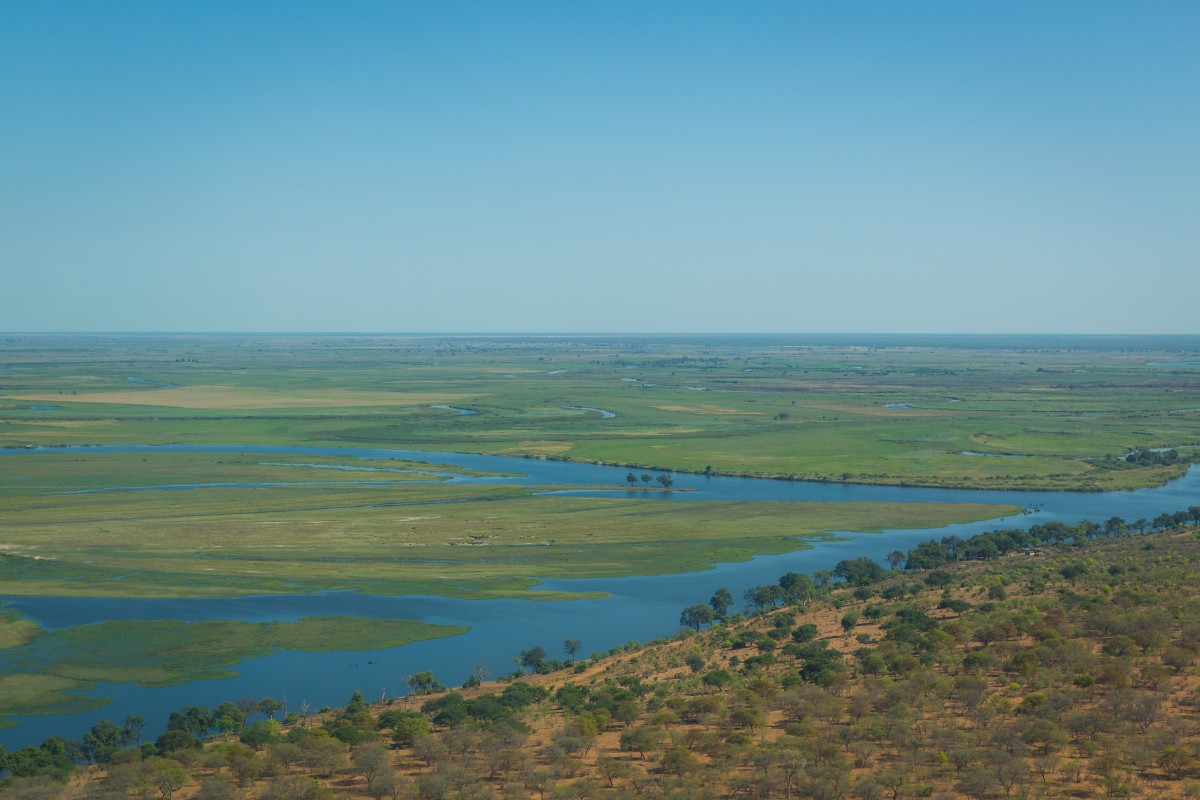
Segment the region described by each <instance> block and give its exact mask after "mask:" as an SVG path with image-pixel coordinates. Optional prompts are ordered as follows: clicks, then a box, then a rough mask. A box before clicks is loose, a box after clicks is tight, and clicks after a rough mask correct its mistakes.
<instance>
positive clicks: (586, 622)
mask: <svg viewBox="0 0 1200 800" xmlns="http://www.w3.org/2000/svg"><path fill="white" fill-rule="evenodd" d="M72 450H85V451H87V452H164V451H186V452H208V453H251V454H261V455H266V456H289V457H297V456H338V457H364V458H373V459H379V458H400V459H412V460H418V461H427V462H431V463H434V464H447V465H453V466H457V467H466V468H469V469H474V470H480V471H487V472H492V473H497V472H499V473H516V475H512V474H509V475H504V476H495V475H493V476H470V475H465V476H464V475H456V476H455V477H454V478H453V480H455V481H460V482H485V481H486V482H488V483H496V482H502V483H506V484H512V485H522V486H547V485H556V486H572V485H574V486H581V487H583V486H596V485H607V486H613V487H618V486H624V484H625V475H626V473H627V472H628V470H627V469H626V468H624V467H611V466H597V465H592V464H576V463H569V462H559V461H543V460H532V459H523V458H514V457H506V456H484V455H472V454H461V453H438V452H426V451H415V450H390V449H362V448H348V447H303V446H295V447H288V446H216V445H168V446H136V445H133V446H96V447H54V448H37V449H32V450H24V449H22V450H17V449H10V450H0V458H6V459H19V458H36V457H38V456H39V454H42V453H61V452H66V451H72ZM10 466H11V465H10ZM674 479H675V489H676V490H679V491H670V492H659V491H644V490H625V489H619V490H616V489H614V490H607V491H605V490H595V489H584V488H581V489H574V490H572V489H566V490H561V491H563V492H566V493H570V494H575V495H585V496H604V497H612V496H620V497H631V498H638V499H640V500H644V501H646V502H698V501H704V500H747V501H785V502H787V501H792V502H796V501H812V500H823V501H840V502H856V501H889V502H975V503H1008V504H1013V505H1019V506H1023V507H1026V508H1035V509H1037V511H1036V512H1035V513H1030V514H1023V515H1018V516H1014V517H1009V518H1006V519H1004V520H986V521H982V522H976V523H969V524H964V525H952V526H949V527H947V528H939V529H936V530H908V531H885V532H884V533H882V534H860V533H847V534H844V536H843V537H842V538H840V539H838V540H835V541H817V542H814V543H813V544H814V546H813V547H812V548H811V549H807V550H801V551H798V552H794V553H789V554H785V555H778V556H766V557H759V558H755V559H752V560H750V561H746V562H740V563H733V564H720V565H717V566H716V567H715V568H714V569H711V570H706V571H702V572H694V573H687V574H681V575H660V576H650V577H639V576H635V577H628V578H604V579H572V580H558V581H547V582H546V583H545V584H544V586H543V587H542V588H545V589H563V590H569V591H590V590H600V591H604V592H607V593H608V594H609V596H608V597H607V598H605V599H601V600H587V601H529V600H452V599H448V598H442V597H430V596H401V597H383V596H375V595H362V594H357V593H352V592H329V593H318V594H308V595H267V596H254V597H237V598H224V599H183V600H171V599H167V600H156V599H150V600H147V599H107V598H105V599H96V598H65V597H0V600H3V601H5V602H6V603H7V604H8V605H9V607H11V608H14V609H16V610H18V611H20V612H21V613H23V614H25V615H26V616H28V617H30V618H31V619H33V620H35V621H36V622H38V623H39V624H40V625H42V626H43V627H46V628H50V629H56V628H64V627H71V626H76V625H84V624H89V623H95V622H101V621H104V620H112V619H183V620H201V619H235V620H245V621H253V622H260V621H270V620H291V619H298V618H300V617H305V616H312V615H351V616H364V617H378V618H406V619H417V620H422V621H425V622H430V623H439V624H455V625H469V626H470V628H471V629H470V631H469V632H467V633H465V634H463V635H461V636H454V637H449V638H445V639H437V640H432V641H426V642H418V643H414V644H410V645H407V646H405V647H398V648H392V649H387V650H373V651H369V652H335V653H294V652H283V653H276V654H273V655H269V656H264V657H261V658H256V659H251V660H249V661H246V662H244V663H242V664H241V665H239V666H238V667H237V668H236V669H237V670H238V672H240V673H241V674H240V675H239V676H238V677H236V678H231V679H228V680H218V681H197V682H193V683H188V684H181V685H179V686H173V687H167V688H161V689H143V688H139V687H136V686H133V685H131V684H119V685H114V684H106V685H102V686H100V687H98V688H97V689H96V690H95V691H94V692H92V694H93V695H95V696H105V697H111V698H112V702H111V703H110V704H109V705H108V706H106V707H104V708H102V709H99V710H97V711H91V712H85V713H81V714H70V715H49V716H29V717H22V718H19V719H18V725H17V727H15V728H10V729H8V730H5V731H0V743H3V744H4V745H6V746H8V747H9V748H12V747H20V746H22V745H24V744H31V743H32V744H36V743H39V742H41V741H42V740H44V739H45V738H46V737H48V736H52V735H61V736H68V737H75V738H77V737H79V736H80V735H82V733H83V732H84V731H85V730H87V728H88V727H90V726H91V725H92V724H93V723H94V722H95V721H97V720H99V719H111V720H121V719H123V718H124V717H125V716H126V715H128V714H137V715H140V716H142V717H144V718H146V719H147V720H148V721H149V723H150V724H149V725H148V726H147V730H146V733H147V734H149V735H151V736H153V735H156V734H157V732H159V731H161V729H162V727H163V726H164V724H165V719H166V715H167V713H168V712H169V711H171V710H174V709H177V708H179V707H181V706H184V705H215V704H216V703H219V702H221V701H222V700H228V699H236V698H238V697H243V696H246V695H252V696H255V697H264V696H268V695H269V696H272V697H275V698H277V699H282V698H286V699H287V702H288V706H289V708H291V709H299V708H301V706H302V705H307V706H308V707H310V708H314V709H315V708H319V707H320V706H323V705H331V706H332V705H340V704H343V703H345V702H346V700H347V699H348V698H349V696H350V694H351V693H352V692H353V691H355V690H361V691H362V692H363V693H364V695H366V696H367V697H368V698H369V699H374V698H378V697H379V696H380V695H381V694H384V693H386V694H387V695H389V696H391V695H396V694H401V693H403V691H404V687H405V683H406V680H407V677H408V676H409V675H411V674H413V673H414V672H418V671H420V670H424V669H432V670H433V671H434V673H435V674H436V676H437V677H438V678H439V679H440V680H441V681H442V682H443V683H447V684H455V685H456V684H458V683H461V682H462V681H463V680H465V679H466V678H467V677H468V676H469V674H470V672H471V669H472V667H473V666H474V665H475V664H479V663H482V664H483V665H485V666H486V667H487V668H488V669H489V670H490V671H491V673H492V674H493V675H499V674H504V673H508V672H511V671H512V670H513V669H514V668H515V664H514V661H513V656H515V655H516V654H517V653H518V652H519V651H520V650H522V649H527V648H529V647H532V646H534V645H541V646H543V647H545V648H546V650H547V652H548V653H550V655H551V656H552V657H554V656H560V655H561V653H559V652H558V651H559V648H560V644H561V642H562V641H563V640H564V639H566V638H568V637H570V638H575V639H578V640H580V641H581V642H582V643H583V652H584V653H590V652H600V651H604V650H608V649H610V648H612V647H614V646H617V645H620V644H624V643H626V642H629V641H631V640H637V641H646V640H648V639H653V638H657V637H660V636H665V635H669V634H672V633H674V632H675V631H676V630H677V629H678V622H679V611H680V609H681V608H682V607H683V606H686V605H690V604H692V603H698V602H705V601H706V600H707V599H708V597H709V596H711V594H712V592H713V590H714V589H716V588H717V587H719V586H724V587H726V588H728V589H729V590H730V591H731V592H732V593H733V595H734V597H740V596H741V593H742V591H743V590H744V589H745V588H747V587H749V586H754V585H759V584H763V583H768V582H773V581H774V580H775V579H776V578H778V576H779V575H781V574H782V573H784V572H787V571H790V570H795V571H806V572H811V571H815V570H818V569H827V568H830V567H832V566H833V565H834V564H836V563H837V562H838V561H841V560H842V559H845V558H853V557H856V556H860V555H865V556H869V557H872V558H876V559H880V560H882V559H883V556H884V555H885V554H886V553H888V552H890V551H892V550H896V549H901V550H904V549H908V548H911V547H913V546H914V545H915V544H916V543H917V542H920V541H923V540H925V539H928V538H930V537H940V536H944V535H947V534H950V533H954V534H957V535H959V536H969V535H972V534H975V533H978V532H980V531H984V530H988V529H991V528H996V527H1003V526H1008V527H1028V526H1029V525H1033V524H1035V523H1043V522H1050V521H1062V522H1066V523H1074V522H1078V521H1079V520H1081V519H1085V518H1088V519H1093V520H1097V521H1102V520H1104V519H1107V518H1108V517H1111V516H1114V515H1117V516H1121V517H1124V518H1125V519H1127V520H1134V519H1138V518H1140V517H1145V518H1147V519H1150V518H1153V517H1154V516H1157V515H1158V514H1160V513H1162V512H1173V511H1176V510H1179V509H1181V508H1187V507H1188V506H1191V505H1196V504H1197V503H1200V469H1197V468H1196V467H1193V468H1192V469H1191V470H1190V471H1189V472H1188V473H1187V475H1185V476H1184V477H1182V478H1180V479H1178V480H1176V481H1172V482H1171V483H1169V484H1168V485H1166V486H1163V487H1160V488H1156V489H1141V490H1137V491H1125V492H1106V493H1102V494H1097V493H1077V492H1012V491H989V490H973V489H924V488H916V487H899V486H863V485H851V484H837V483H811V482H800V481H796V482H792V481H778V480H765V479H754V478H731V477H716V476H712V477H706V476H702V475H685V474H675V475H674ZM113 488H118V487H113ZM162 488H163V489H167V488H172V489H178V488H182V487H162ZM681 490H689V491H681Z"/></svg>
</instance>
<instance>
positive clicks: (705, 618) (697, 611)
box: [679, 605, 713, 630]
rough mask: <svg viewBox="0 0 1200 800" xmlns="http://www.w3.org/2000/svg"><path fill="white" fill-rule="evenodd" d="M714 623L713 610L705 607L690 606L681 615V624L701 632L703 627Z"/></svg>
mask: <svg viewBox="0 0 1200 800" xmlns="http://www.w3.org/2000/svg"><path fill="white" fill-rule="evenodd" d="M712 621H713V612H712V609H711V608H709V607H708V606H705V605H694V606H688V607H687V608H685V609H684V610H683V613H681V614H680V615H679V624H680V625H686V626H687V627H689V628H695V629H696V630H700V628H701V626H703V625H708V624H710V623H712Z"/></svg>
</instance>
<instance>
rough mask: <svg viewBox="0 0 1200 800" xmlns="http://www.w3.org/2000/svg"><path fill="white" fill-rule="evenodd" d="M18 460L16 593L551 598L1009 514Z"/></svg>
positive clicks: (13, 499)
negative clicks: (330, 480)
mask: <svg viewBox="0 0 1200 800" xmlns="http://www.w3.org/2000/svg"><path fill="white" fill-rule="evenodd" d="M159 455H180V456H185V457H182V458H179V459H167V461H168V462H171V463H169V464H168V465H166V466H165V467H164V470H168V471H169V469H171V468H177V469H180V470H192V469H198V468H199V466H198V465H202V464H203V463H204V462H205V459H203V458H193V456H196V455H199V456H205V457H207V456H209V455H210V454H156V455H155V456H151V457H150V458H151V462H157V460H158V457H159ZM218 455H220V456H223V455H224V454H218ZM8 458H10V459H16V458H20V457H16V456H10V457H8ZM139 458H140V456H139ZM21 460H22V463H23V464H25V463H28V464H29V467H30V471H29V472H28V473H27V474H26V475H25V476H24V477H26V478H27V480H26V481H23V482H22V483H23V484H28V485H29V486H31V487H40V486H45V485H46V484H48V483H49V482H51V481H53V482H54V485H55V489H56V492H55V493H45V492H42V491H40V490H38V489H25V488H22V489H6V490H4V492H3V493H2V494H0V496H2V497H3V499H4V508H5V514H4V526H3V532H2V533H0V581H3V585H4V591H5V592H6V593H8V594H22V595H42V594H47V595H50V594H53V595H83V596H120V597H163V596H192V597H205V596H227V595H239V594H252V593H262V592H276V593H278V592H310V591H318V590H325V589H355V590H359V591H369V592H373V593H379V594H406V593H434V594H440V595H449V596H458V597H497V596H508V597H513V596H516V597H536V598H542V599H549V598H553V597H560V596H564V595H562V594H560V593H556V592H546V591H533V592H530V591H529V590H530V589H531V588H532V587H535V586H536V585H537V583H538V581H539V579H541V578H570V577H600V576H619V575H629V574H647V572H648V571H652V572H655V573H667V572H685V571H693V570H698V569H705V568H707V567H709V566H711V565H712V564H714V563H717V562H727V561H738V560H745V559H748V558H750V557H752V556H753V555H756V554H762V553H781V552H787V551H790V550H796V549H800V548H802V547H804V546H805V545H804V544H803V542H802V541H800V539H801V538H804V537H814V536H820V535H824V532H826V531H831V530H858V531H873V530H880V529H883V528H926V527H940V526H943V525H947V524H950V523H954V522H966V521H972V520H978V519H987V518H992V517H1000V516H1006V515H1009V514H1013V513H1017V512H1018V509H1017V508H1015V507H1013V506H1003V505H981V504H968V503H785V502H778V503H746V502H721V501H697V502H688V503H668V502H661V503H652V502H647V501H646V500H643V499H631V498H626V497H623V496H621V497H616V496H615V497H612V498H596V497H572V496H563V495H544V494H536V493H535V492H536V491H538V490H541V489H543V488H553V487H515V486H492V485H486V484H485V485H473V484H450V485H445V484H438V483H432V484H418V483H412V482H409V483H400V484H395V485H389V484H382V485H380V484H377V485H370V484H364V485H357V486H337V487H331V486H288V487H269V488H253V489H249V488H240V489H230V488H203V489H194V490H188V491H170V492H136V491H135V492H116V493H62V492H64V491H70V490H71V488H73V487H95V486H96V485H97V484H98V483H102V482H103V481H104V480H105V479H106V478H107V477H109V476H113V475H117V476H120V477H121V478H122V479H128V480H131V479H132V477H131V476H130V475H129V474H128V471H129V470H133V471H136V470H137V468H138V466H139V465H140V461H137V459H131V457H130V454H126V453H94V452H93V453H87V454H86V455H85V456H80V455H79V454H78V453H44V454H38V455H37V456H31V457H27V458H22V459H21ZM218 460H219V459H218ZM135 462H136V463H135ZM331 465H332V464H330V465H326V466H331ZM213 467H214V470H215V469H217V468H218V467H219V468H221V469H224V468H227V467H228V468H230V469H238V468H241V467H244V468H246V469H248V470H255V469H258V465H257V464H255V463H250V464H239V463H236V461H235V463H233V464H214V465H213ZM171 474H182V473H171ZM189 474H190V472H189ZM222 474H226V473H222ZM118 482H120V481H118ZM650 491H653V490H650ZM614 494H616V492H614ZM620 494H621V495H623V494H624V491H623V490H622V491H620Z"/></svg>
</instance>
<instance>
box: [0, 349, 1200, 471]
mask: <svg viewBox="0 0 1200 800" xmlns="http://www.w3.org/2000/svg"><path fill="white" fill-rule="evenodd" d="M1122 341H1123V342H1124V343H1123V344H1120V346H1112V347H1101V346H1098V345H1096V346H1092V345H1089V344H1088V343H1087V342H1086V341H1085V342H1083V344H1082V345H1080V344H1079V342H1073V343H1072V344H1073V345H1074V346H1071V347H1066V346H1064V345H1063V344H1062V342H1059V341H1058V340H1054V339H1046V340H1040V339H1029V338H1027V339H1021V340H1019V341H1016V342H1013V343H1009V344H1007V345H1006V346H1000V345H996V346H984V345H981V344H979V340H973V342H972V343H970V346H963V347H954V346H941V347H938V346H919V347H918V346H899V345H897V346H893V347H851V346H845V345H841V346H832V345H830V346H783V345H770V344H762V343H759V344H755V343H753V342H750V343H738V342H736V341H735V342H732V343H720V342H693V343H689V342H684V341H670V340H660V341H651V340H636V339H621V338H617V337H614V338H613V339H611V340H609V341H603V340H597V339H592V340H571V339H560V340H540V341H535V340H530V341H524V340H519V339H475V340H467V339H442V340H439V339H418V338H411V337H410V338H405V337H359V338H355V337H327V338H322V337H313V336H309V337H300V336H294V337H285V336H277V337H270V336H263V337H249V336H247V337H137V336H130V337H113V336H110V337H49V336H43V337H38V336H24V337H9V338H8V340H7V341H6V342H5V343H4V346H3V347H0V446H13V447H20V446H24V445H26V444H81V443H136V444H155V443H171V442H182V443H218V444H346V445H352V446H362V447H378V446H393V447H401V448H411V449H427V450H456V451H463V452H480V453H504V454H511V455H532V456H548V457H555V458H567V459H575V460H582V461H603V462H606V463H618V464H628V465H635V466H646V467H659V468H664V469H675V470H688V471H703V470H704V469H705V468H711V469H712V471H713V472H716V473H721V474H737V475H743V474H744V475H764V476H775V477H780V476H782V477H796V478H814V479H819V480H840V481H851V482H858V483H881V484H912V485H926V486H969V487H984V488H1017V489H1076V490H1107V489H1121V488H1136V487H1142V486H1151V485H1159V484H1161V483H1163V482H1164V481H1165V480H1168V479H1169V478H1171V477H1175V476H1177V475H1179V474H1181V473H1182V471H1183V470H1184V469H1185V464H1184V463H1183V462H1180V463H1177V464H1174V465H1164V466H1147V467H1131V466H1129V465H1127V464H1125V463H1124V462H1123V461H1120V460H1119V459H1120V457H1122V456H1124V455H1125V454H1126V453H1128V452H1129V451H1130V450H1132V449H1134V448H1137V447H1180V448H1182V450H1181V452H1182V453H1183V454H1184V455H1185V456H1190V455H1193V454H1194V453H1195V452H1196V450H1195V448H1196V446H1197V445H1198V444H1200V356H1197V355H1196V354H1195V353H1194V352H1192V351H1190V350H1181V349H1179V347H1177V346H1175V345H1174V344H1173V343H1171V342H1169V341H1166V340H1163V343H1158V344H1157V345H1156V344H1155V343H1156V342H1159V340H1137V339H1131V340H1122ZM1190 341H1191V340H1188V342H1186V343H1185V344H1187V346H1194V345H1193V344H1190ZM947 343H948V344H952V342H950V341H949V340H947ZM1151 345H1155V346H1157V347H1159V348H1160V349H1152V348H1151ZM1168 345H1171V349H1163V348H1166V347H1167V346H1168ZM130 378H138V379H139V381H137V382H131V381H130V380H129V379H130ZM144 381H154V382H157V383H146V382H144ZM160 384H165V385H160ZM434 405H453V406H458V407H462V408H470V409H472V410H475V411H477V412H478V413H476V414H473V415H461V414H459V413H458V412H457V411H454V410H452V409H438V408H432V407H430V406H434ZM33 406H38V407H39V408H38V409H34V408H32V407H33ZM45 406H58V407H57V408H53V409H46V408H45ZM571 406H587V407H592V408H603V409H606V410H609V411H612V412H614V413H615V414H616V416H615V417H613V418H608V419H605V418H602V417H601V415H599V414H598V413H595V412H591V411H586V410H580V409H572V408H570V407H571ZM888 406H900V407H893V408H889V407H888ZM964 451H967V452H979V453H986V454H990V455H991V456H993V457H987V456H972V455H963V453H964ZM1005 455H1007V456H1022V457H1021V458H1001V457H999V456H1005ZM4 469H5V466H4V464H2V463H0V470H4Z"/></svg>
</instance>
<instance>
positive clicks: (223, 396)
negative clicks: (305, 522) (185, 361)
mask: <svg viewBox="0 0 1200 800" xmlns="http://www.w3.org/2000/svg"><path fill="white" fill-rule="evenodd" d="M472 397H477V395H470V394H449V393H439V392H358V391H348V390H334V391H329V390H322V389H303V390H299V391H287V392H283V391H279V390H264V389H243V388H240V387H237V386H219V385H218V386H181V387H177V388H170V389H150V390H134V391H124V392H91V393H87V394H77V395H70V396H69V397H65V396H63V395H59V394H28V395H19V396H17V398H16V399H18V400H32V401H35V402H58V403H61V402H63V401H64V400H69V401H70V402H72V403H105V404H108V405H126V406H164V407H167V408H192V409H218V410H232V411H237V410H248V409H258V408H353V407H373V406H419V405H433V404H435V403H453V402H457V401H460V400H465V399H467V398H472Z"/></svg>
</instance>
